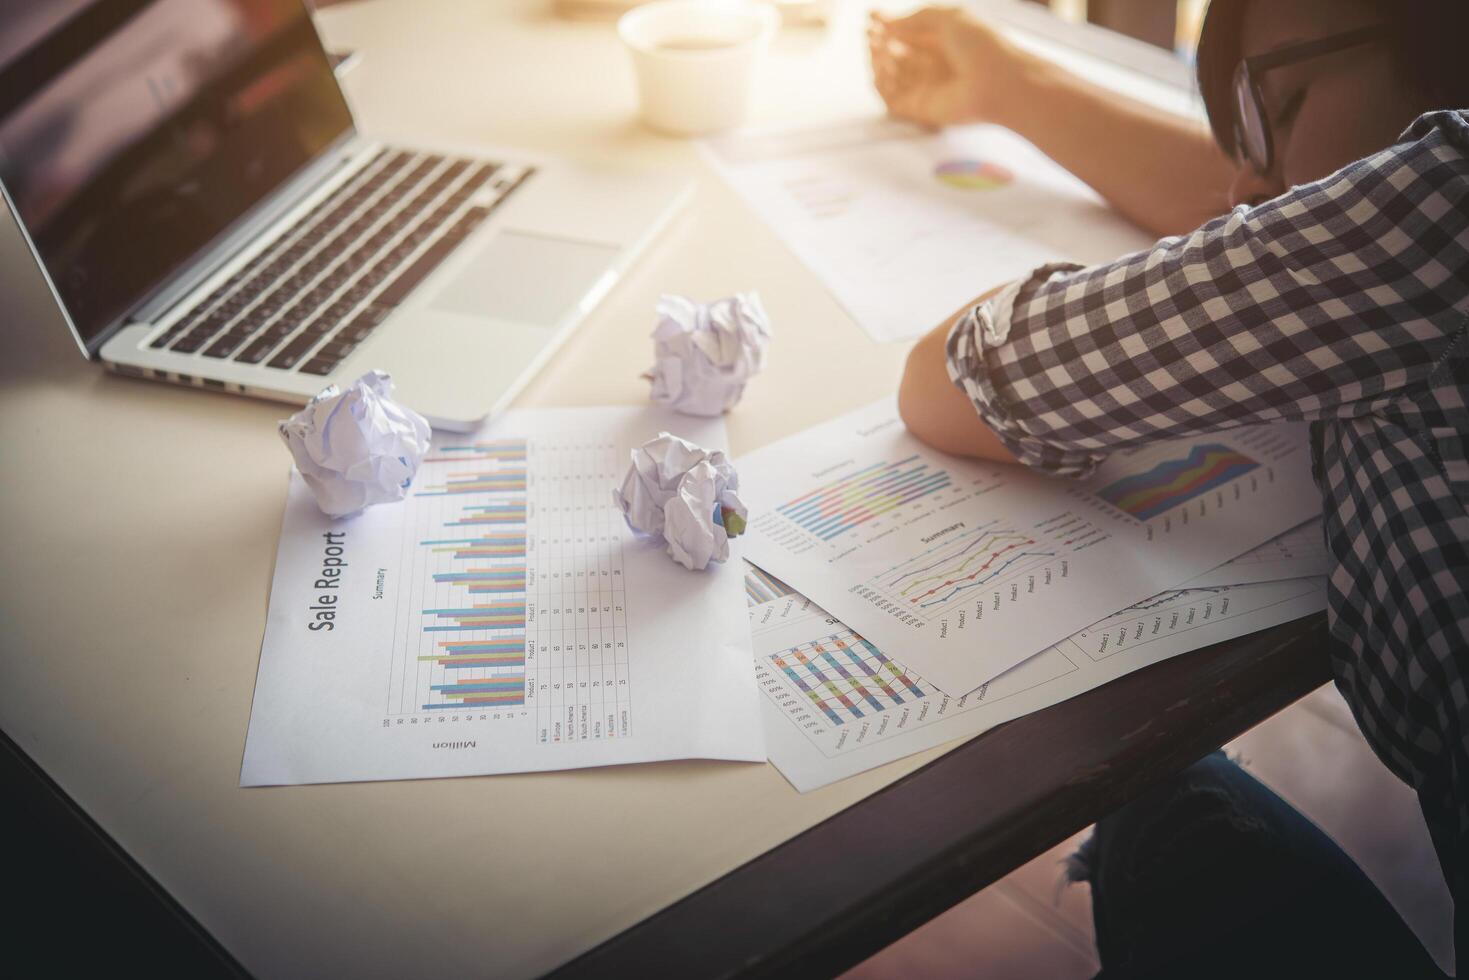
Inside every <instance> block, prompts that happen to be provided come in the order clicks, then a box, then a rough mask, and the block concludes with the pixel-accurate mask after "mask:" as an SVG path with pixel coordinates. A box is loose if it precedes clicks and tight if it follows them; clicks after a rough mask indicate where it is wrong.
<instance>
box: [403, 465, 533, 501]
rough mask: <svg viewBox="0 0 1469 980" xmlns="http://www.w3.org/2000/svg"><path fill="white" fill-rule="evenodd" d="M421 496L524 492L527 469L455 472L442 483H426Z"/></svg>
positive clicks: (420, 492)
mask: <svg viewBox="0 0 1469 980" xmlns="http://www.w3.org/2000/svg"><path fill="white" fill-rule="evenodd" d="M425 486H426V487H427V488H428V489H426V490H420V491H419V492H418V494H417V496H420V497H445V496H452V495H454V494H461V493H515V492H519V493H524V492H525V470H523V469H513V470H493V471H491V472H488V473H453V474H450V475H449V476H448V477H446V478H445V479H444V481H443V482H442V483H428V484H425Z"/></svg>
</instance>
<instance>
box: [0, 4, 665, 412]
mask: <svg viewBox="0 0 1469 980" xmlns="http://www.w3.org/2000/svg"><path fill="white" fill-rule="evenodd" d="M686 189H687V188H686V186H685V185H684V184H683V183H682V182H681V181H670V180H669V179H668V178H666V177H654V176H632V175H615V174H606V173H603V172H589V171H582V170H578V169H575V168H572V167H569V166H563V165H558V164H556V163H555V162H549V163H534V162H527V161H524V160H522V161H516V160H508V159H503V158H498V157H495V158H483V157H482V156H480V155H478V154H475V153H465V152H445V151H436V150H434V149H432V148H424V147H411V146H402V145H385V144H383V143H380V142H377V141H375V140H372V139H369V138H366V137H364V136H362V135H360V134H358V133H357V132H356V130H355V129H354V127H353V123H352V116H351V113H350V111H349V109H348V106H347V102H346V100H345V98H344V97H343V94H342V91H341V89H340V87H339V86H338V84H337V79H336V77H335V76H334V74H333V72H332V69H331V67H330V64H329V62H328V59H327V56H326V54H325V52H324V51H323V50H322V46H321V42H320V40H319V39H318V37H317V34H316V31H315V29H314V27H313V26H312V23H311V19H310V17H309V15H308V13H307V11H306V9H305V7H304V6H302V5H301V3H300V2H299V0H5V2H4V3H0V190H3V194H4V198H5V202H6V205H7V206H8V207H9V209H10V212H11V214H12V215H13V216H14V218H15V220H16V222H17V223H18V224H19V226H20V229H21V231H22V233H23V235H24V237H25V240H26V242H27V244H28V246H29V251H30V253H31V255H32V256H34V259H35V262H34V264H30V263H28V262H27V263H23V264H24V265H26V266H27V267H25V268H21V267H17V266H16V265H15V263H13V262H12V263H10V264H9V266H8V267H7V268H4V269H3V270H0V294H3V293H5V292H9V291H10V289H9V287H8V286H7V285H6V284H7V283H12V282H15V281H17V280H18V279H19V278H20V277H21V276H23V275H31V276H36V275H40V276H44V277H45V279H46V282H47V284H48V286H49V288H50V291H51V294H52V295H53V296H54V298H55V300H56V303H57V304H58V306H59V307H60V309H61V312H62V314H63V316H64V317H65V319H66V321H67V322H68V324H69V325H70V327H71V330H72V332H73V333H74V334H75V336H76V339H77V343H78V344H80V345H81V348H82V350H83V351H84V352H85V353H86V354H87V356H89V357H92V358H97V359H100V360H101V361H103V362H104V363H105V364H106V365H107V366H108V367H110V368H111V369H113V370H115V371H118V372H120V373H123V374H128V375H133V376H136V377H141V378H150V379H155V380H159V381H169V382H173V383H180V384H187V385H193V386H197V387H201V388H213V389H216V390H223V391H230V392H237V393H241V394H248V395H257V396H260V397H265V398H272V399H277V400H281V401H287V402H297V403H299V402H302V401H304V400H306V399H307V398H309V397H310V396H311V395H313V394H315V393H316V392H317V391H319V390H320V389H321V388H322V387H324V386H325V385H326V384H328V383H330V382H333V381H339V382H340V381H347V380H351V379H353V378H355V377H357V376H358V375H360V374H361V373H362V372H363V371H365V370H367V369H369V368H382V369H384V370H387V371H389V372H391V373H392V375H393V378H394V380H395V381H396V382H397V385H398V394H399V396H400V397H401V398H402V400H403V401H404V402H405V403H406V404H408V405H410V406H412V407H414V408H416V409H417V410H418V411H420V412H422V413H423V414H425V415H427V416H428V417H429V419H430V420H431V421H432V422H433V423H434V424H436V425H440V426H444V427H447V428H455V429H464V428H469V427H472V426H473V425H475V424H476V423H478V422H479V421H480V420H482V419H483V418H485V417H486V416H487V415H490V414H492V413H494V412H495V411H497V410H498V409H499V408H500V407H502V406H503V405H505V404H506V403H507V402H508V401H509V400H510V398H512V397H513V396H514V395H515V393H516V391H517V390H518V389H519V388H520V386H521V385H522V384H523V383H524V382H525V381H526V380H527V379H528V378H529V377H530V376H531V374H533V373H534V371H535V370H536V368H537V367H538V366H539V365H540V364H541V363H543V362H544V361H545V360H546V359H547V358H548V357H549V355H550V354H551V353H552V351H553V350H554V349H555V348H556V346H557V345H558V344H559V343H560V341H562V340H563V339H564V338H565V337H566V336H567V334H568V333H569V332H570V331H571V330H572V329H574V328H575V326H576V325H577V323H578V322H579V321H580V320H581V319H582V318H583V317H584V316H585V314H586V313H587V311H588V310H589V309H590V308H591V307H592V306H593V305H594V304H595V303H596V302H597V301H598V299H600V297H601V296H603V295H604V294H605V293H606V292H607V290H608V289H609V288H610V287H611V286H612V284H613V283H614V282H615V281H616V279H617V278H618V276H619V274H620V273H621V272H622V271H623V270H624V269H625V268H626V267H627V266H628V264H629V263H630V262H631V261H632V259H633V258H634V256H635V255H636V254H637V253H638V252H639V250H640V249H641V248H642V246H643V245H644V244H645V243H646V242H647V241H648V240H649V239H650V238H651V237H652V236H653V235H654V234H655V233H656V231H657V230H658V228H659V227H660V226H661V225H662V224H663V223H664V222H665V221H666V220H667V218H668V217H669V216H670V215H671V214H672V212H673V210H674V209H675V208H676V206H677V205H678V203H679V202H680V200H681V199H682V198H683V196H684V195H685V192H686Z"/></svg>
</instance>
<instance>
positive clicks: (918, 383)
mask: <svg viewBox="0 0 1469 980" xmlns="http://www.w3.org/2000/svg"><path fill="white" fill-rule="evenodd" d="M997 291H998V290H991V291H990V292H988V293H985V294H984V295H983V296H981V297H979V298H978V299H976V300H975V301H974V302H973V303H969V304H967V305H965V307H964V309H962V310H960V311H959V312H958V313H955V314H954V315H953V316H951V317H949V319H947V320H945V321H944V322H943V323H941V324H939V325H938V326H937V327H935V328H934V329H933V330H931V331H929V332H928V333H927V334H926V335H925V336H924V337H923V339H921V340H919V341H918V343H917V344H915V345H914V346H913V349H912V350H911V351H909V352H908V363H907V365H906V366H905V367H904V369H903V380H902V382H901V383H900V384H899V385H898V414H900V415H901V416H902V417H903V424H904V425H906V426H907V427H908V431H910V432H912V433H913V434H914V435H915V436H917V437H918V438H919V439H921V440H923V441H924V442H926V443H928V444H929V445H930V446H933V447H934V448H935V449H939V450H942V451H943V452H946V453H950V454H952V455H954V456H976V457H979V458H981V459H990V460H994V461H996V462H999V463H1013V462H1015V457H1014V456H1013V455H1012V454H1011V453H1010V451H1009V450H1008V449H1006V448H1005V446H1004V443H1002V442H1000V438H999V436H996V435H995V433H994V431H993V430H992V429H990V427H989V426H987V425H985V423H984V422H983V420H981V419H980V417H979V413H978V412H976V411H975V410H974V406H973V405H972V404H970V401H969V399H968V397H966V396H965V394H964V392H962V391H960V390H959V389H958V387H956V386H955V385H954V383H953V381H951V380H950V379H949V368H948V361H947V358H946V356H945V351H944V348H945V342H946V341H947V339H948V336H949V329H950V328H951V327H952V326H953V325H954V322H955V321H956V320H958V319H959V318H960V317H962V316H964V315H965V314H966V313H968V312H969V310H970V309H971V308H973V307H974V306H975V305H977V304H979V303H982V302H984V301H985V300H986V299H988V298H989V297H990V296H993V295H994V294H995V292H997Z"/></svg>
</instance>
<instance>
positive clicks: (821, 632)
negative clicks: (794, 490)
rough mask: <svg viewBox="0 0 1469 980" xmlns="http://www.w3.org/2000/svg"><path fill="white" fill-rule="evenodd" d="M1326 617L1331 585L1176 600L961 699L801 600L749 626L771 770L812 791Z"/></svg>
mask: <svg viewBox="0 0 1469 980" xmlns="http://www.w3.org/2000/svg"><path fill="white" fill-rule="evenodd" d="M746 574H747V577H748V578H751V579H755V578H757V577H759V576H763V575H764V573H763V572H761V571H759V570H758V569H757V568H756V567H755V566H753V565H752V566H748V567H747V572H746ZM1324 606H1325V583H1324V580H1323V579H1321V578H1303V579H1292V580H1287V581H1280V582H1271V583H1265V584H1257V585H1244V586H1226V587H1210V588H1200V589H1191V588H1178V589H1169V590H1165V591H1164V592H1161V593H1159V594H1158V595H1155V596H1151V597H1149V598H1148V599H1145V600H1142V601H1140V602H1137V603H1134V604H1133V605H1131V606H1129V607H1128V608H1126V609H1123V610H1120V611H1118V612H1116V613H1114V614H1113V615H1111V616H1108V617H1106V618H1105V619H1103V620H1101V621H1099V622H1097V623H1094V624H1092V625H1091V626H1089V627H1087V628H1086V629H1084V630H1081V631H1080V632H1078V633H1076V634H1074V635H1072V636H1070V637H1067V638H1066V639H1064V640H1062V641H1061V642H1060V643H1057V644H1054V645H1053V646H1050V647H1048V648H1046V649H1045V650H1043V651H1041V652H1040V653H1037V654H1036V655H1035V656H1033V657H1029V658H1027V659H1026V660H1025V661H1023V662H1022V663H1020V664H1018V665H1017V666H1015V667H1013V668H1011V669H1010V670H1007V671H1005V672H1004V673H1002V674H1001V675H999V676H998V677H996V678H994V679H993V680H991V681H990V682H988V683H986V684H983V685H981V686H980V687H979V688H977V689H976V690H973V691H970V692H967V693H965V694H962V695H958V696H954V695H951V694H950V693H948V692H946V691H944V690H942V689H941V688H940V687H938V686H937V685H936V684H934V683H933V682H932V681H930V680H929V679H927V678H925V677H923V676H922V675H920V674H918V673H917V672H916V671H914V670H913V669H912V668H911V667H910V666H908V665H906V664H904V663H901V662H899V661H898V660H895V659H894V658H892V657H890V656H888V655H887V654H885V653H884V652H883V651H882V650H881V648H879V647H878V646H877V645H876V644H874V643H873V642H871V641H870V640H868V639H866V638H865V637H863V636H861V635H859V634H857V633H855V632H854V631H853V630H851V629H850V628H849V627H847V626H846V625H845V624H844V623H842V622H841V621H840V620H838V619H836V618H835V617H833V616H832V615H830V614H829V613H828V612H826V611H825V610H824V609H822V608H821V607H819V606H817V605H816V604H815V603H813V602H812V601H811V600H810V599H808V598H807V597H805V596H803V595H801V594H800V593H798V592H788V593H786V594H784V595H781V596H776V597H773V598H770V599H768V600H765V601H763V602H759V603H753V604H751V606H750V608H749V618H750V630H751V633H752V636H753V638H754V644H755V677H756V680H757V682H758V683H759V685H760V690H761V692H762V693H763V694H764V698H765V705H764V711H765V729H766V744H767V746H768V749H769V752H770V759H771V761H772V762H774V763H775V765H776V767H777V768H779V769H780V771H781V772H782V773H783V774H784V775H785V777H786V778H787V779H788V780H790V782H791V783H792V785H794V786H795V787H796V788H797V789H798V790H801V791H802V792H806V791H809V790H812V789H816V788H818V787H821V786H825V785H827V784H828V783H832V782H835V781H836V780H839V779H842V778H844V777H846V776H850V775H854V774H855V773H858V772H862V771H864V770H866V769H870V768H873V767H875V766H878V765H882V764H883V763H886V762H891V761H893V760H895V759H899V758H902V757H903V756H906V755H910V754H912V753H914V752H921V751H923V750H925V749H929V748H933V747H934V746H937V745H941V744H943V743H944V742H947V741H950V740H952V739H956V738H963V737H968V736H973V735H977V734H979V733H981V732H983V731H986V730H988V729H989V728H992V727H994V726H995V725H998V724H1001V723H1002V722H1005V721H1009V720H1011V719H1013V718H1017V717H1019V716H1021V715H1023V714H1027V713H1029V712H1031V711H1037V710H1040V709H1042V708H1046V707H1049V706H1051V705H1054V704H1057V703H1059V702H1061V701H1065V700H1066V699H1068V698H1071V697H1075V696H1076V695H1078V694H1081V693H1084V692H1086V691H1089V690H1091V689H1092V688H1094V687H1097V686H1099V685H1101V684H1104V683H1106V682H1107V681H1110V680H1115V679H1116V678H1118V677H1121V676H1123V675H1125V674H1128V673H1130V672H1132V671H1134V670H1137V669H1139V668H1141V667H1144V666H1147V665H1148V664H1152V663H1157V662H1158V661H1160V660H1164V659H1167V658H1168V657H1172V656H1176V655H1178V654H1182V653H1187V652H1188V651H1191V650H1195V649H1198V648H1200V647H1204V646H1208V645H1210V644H1213V643H1218V642H1220V641H1222V640H1226V639H1229V638H1231V637H1235V636H1241V635H1244V634H1246V633H1249V632H1252V631H1254V630H1259V629H1265V628H1267V627H1270V626H1274V625H1277V624H1279V623H1283V622H1286V621H1289V620H1291V619H1294V618H1297V617H1299V616H1305V615H1309V614H1311V613H1313V612H1317V611H1319V610H1320V609H1322V608H1324Z"/></svg>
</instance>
